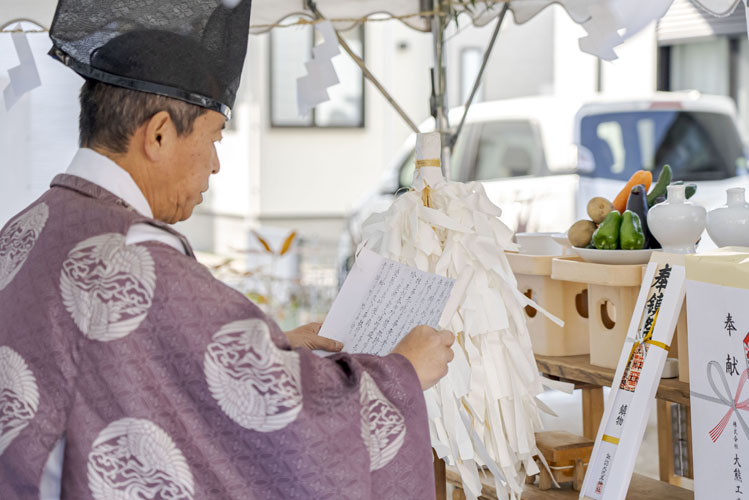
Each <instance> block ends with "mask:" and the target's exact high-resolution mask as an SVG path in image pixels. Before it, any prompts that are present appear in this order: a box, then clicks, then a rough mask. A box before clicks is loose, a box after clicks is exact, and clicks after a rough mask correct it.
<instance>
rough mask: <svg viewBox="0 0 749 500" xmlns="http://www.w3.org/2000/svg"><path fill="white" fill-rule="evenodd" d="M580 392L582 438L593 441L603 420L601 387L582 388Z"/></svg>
mask: <svg viewBox="0 0 749 500" xmlns="http://www.w3.org/2000/svg"><path fill="white" fill-rule="evenodd" d="M582 391H583V436H585V437H586V438H588V439H593V440H595V439H596V434H597V433H598V426H599V425H601V419H602V418H603V387H599V386H584V387H583V388H582Z"/></svg>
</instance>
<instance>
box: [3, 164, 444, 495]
mask: <svg viewBox="0 0 749 500" xmlns="http://www.w3.org/2000/svg"><path fill="white" fill-rule="evenodd" d="M143 222H145V223H149V224H153V225H156V226H159V227H162V228H164V229H166V230H168V231H170V232H172V233H174V234H176V235H178V233H176V232H175V231H174V230H172V229H171V228H169V227H168V226H166V225H164V224H162V223H159V222H156V221H154V220H151V219H147V218H145V217H143V216H141V215H139V214H138V213H137V212H136V211H134V210H133V209H132V208H131V207H129V206H128V205H127V203H125V202H124V201H122V200H121V199H119V198H117V197H115V196H114V195H112V194H111V193H109V192H108V191H106V190H104V189H102V188H100V187H98V186H96V185H94V184H91V183H89V182H87V181H85V180H83V179H81V178H78V177H74V176H70V175H65V174H63V175H59V176H57V177H56V178H55V179H54V181H53V182H52V187H51V189H50V190H49V191H47V192H46V193H45V194H44V195H43V196H42V197H41V198H40V199H39V200H37V201H36V202H34V203H33V204H32V205H31V206H30V207H28V208H27V209H26V210H24V211H23V212H22V213H21V214H19V215H18V216H17V217H15V218H14V219H12V220H11V221H10V222H9V223H8V224H7V225H6V226H5V227H4V228H3V230H2V232H0V498H2V500H20V499H31V498H34V499H36V498H39V488H40V486H39V485H40V480H41V476H42V473H43V470H44V468H45V464H46V463H47V460H48V457H49V456H50V452H51V451H52V449H53V447H55V445H56V443H58V441H60V439H61V438H62V437H64V438H65V448H64V465H63V472H62V484H61V488H62V498H63V499H74V500H86V499H95V500H110V499H111V500H114V499H118V500H119V499H141V498H142V499H164V500H165V499H169V500H178V499H179V500H190V499H220V500H230V499H237V500H239V499H243V500H244V499H285V500H290V499H305V500H306V499H350V500H364V499H422V498H424V499H426V498H434V491H435V490H434V477H433V468H432V460H431V451H430V445H429V431H428V425H427V419H426V408H425V405H424V399H423V396H422V391H421V388H420V385H419V381H418V379H417V377H416V374H415V372H414V370H413V367H412V366H411V364H410V363H409V362H408V360H406V359H405V358H403V357H402V356H400V355H397V354H391V355H389V356H385V357H376V356H368V355H350V354H336V355H332V356H329V357H327V358H320V357H318V356H316V355H314V354H313V353H312V352H310V351H308V350H306V349H296V350H291V349H290V348H289V345H288V342H287V340H286V337H285V335H284V334H283V332H282V331H281V330H280V329H279V328H278V326H277V325H276V324H275V323H274V322H273V321H271V320H270V319H268V318H267V317H266V316H265V315H264V314H263V313H262V312H261V311H260V310H259V309H258V308H257V307H256V306H255V305H254V304H252V303H251V302H249V301H248V300H247V299H246V298H245V297H244V296H243V295H242V294H240V293H239V292H236V291H234V290H232V289H231V288H228V287H227V286H225V285H223V284H222V283H221V282H219V281H217V280H216V279H214V278H213V277H212V276H211V274H210V273H209V272H208V270H207V269H206V268H205V267H203V266H202V265H200V264H199V263H198V262H197V261H196V260H195V259H194V257H193V256H192V252H191V250H190V249H189V245H188V244H187V242H186V241H185V240H184V238H183V237H182V236H179V235H178V236H179V237H180V238H181V240H182V241H183V243H184V244H185V247H186V249H187V253H188V255H187V256H184V255H182V254H180V253H179V252H177V251H176V250H174V249H173V248H171V247H169V246H168V245H165V244H163V243H159V242H146V243H139V244H135V245H125V235H126V234H127V231H128V229H129V227H130V226H131V225H132V224H134V223H143Z"/></svg>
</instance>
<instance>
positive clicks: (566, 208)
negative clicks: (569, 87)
mask: <svg viewBox="0 0 749 500" xmlns="http://www.w3.org/2000/svg"><path fill="white" fill-rule="evenodd" d="M461 115H462V108H456V109H454V110H452V111H451V112H450V120H451V123H455V121H457V120H458V119H459V118H460V116H461ZM432 127H433V121H432V120H427V121H426V122H425V123H424V124H423V125H422V127H420V129H421V130H422V131H425V132H426V131H429V130H430V129H432ZM415 140H416V138H415V135H412V136H410V137H409V138H408V139H407V140H406V142H405V143H404V144H403V146H402V147H401V149H400V150H399V151H398V153H397V154H396V156H395V157H394V159H393V161H392V162H391V164H390V166H389V167H388V168H387V169H386V171H385V173H384V175H383V178H382V180H381V182H380V185H379V186H378V188H377V189H376V190H374V191H373V192H371V193H369V194H368V195H367V196H366V197H365V198H363V199H362V201H361V202H360V203H359V204H358V205H357V206H356V208H355V209H354V210H353V211H352V212H351V214H350V216H349V219H348V224H347V227H348V231H347V234H344V235H343V236H342V238H341V248H340V251H341V255H342V256H347V257H349V258H348V261H349V264H350V261H351V259H350V255H351V254H352V253H353V249H354V248H355V246H356V245H357V244H358V243H359V239H360V234H361V225H362V223H363V222H364V220H365V219H366V218H367V217H368V216H369V215H370V214H372V213H374V212H379V211H382V210H385V209H387V207H388V206H389V205H390V203H391V202H392V199H393V197H394V196H396V195H397V193H398V192H399V190H403V189H407V188H408V187H409V186H410V184H411V179H412V177H413V169H414V162H413V147H414V143H415ZM664 164H669V165H671V168H672V170H673V178H674V180H683V181H686V182H694V183H696V184H697V185H698V189H697V194H696V195H695V196H694V197H693V198H692V201H694V202H696V203H698V204H700V205H702V206H704V207H705V208H707V209H708V210H711V209H713V208H716V207H719V206H721V205H723V204H725V200H726V195H725V190H726V188H729V187H747V188H749V176H748V175H747V146H746V141H745V140H744V138H743V137H742V135H741V133H740V131H739V127H738V121H737V118H736V108H735V105H734V103H733V101H732V100H731V99H729V98H727V97H723V96H708V95H701V94H699V93H697V92H686V93H667V92H659V93H654V94H651V95H648V96H643V97H636V98H627V99H624V98H622V99H611V98H606V97H598V98H595V99H591V100H588V101H586V102H579V101H574V100H569V99H562V98H559V97H551V96H541V97H527V98H518V99H508V100H503V101H494V102H486V103H479V104H475V105H474V106H473V107H472V108H471V109H470V110H469V113H468V116H467V118H466V124H465V127H464V129H463V132H462V134H461V136H460V138H459V139H458V142H457V143H456V145H455V148H454V150H453V154H452V156H451V159H450V169H451V171H450V178H451V179H453V180H458V181H472V180H477V181H480V182H481V183H482V184H483V185H484V187H485V189H486V192H487V194H488V196H489V198H490V199H491V200H492V201H493V202H494V203H495V204H496V205H498V206H499V207H500V208H501V209H502V217H501V219H502V221H503V222H504V223H505V224H507V225H508V226H509V227H510V228H512V229H513V230H515V231H516V232H564V231H566V230H567V228H568V227H569V226H570V225H571V224H572V223H573V222H574V221H575V220H577V219H580V218H584V217H586V214H585V207H586V205H587V202H588V200H589V199H590V198H592V197H594V196H603V197H605V198H609V199H612V198H613V197H614V196H616V193H618V192H619V190H620V189H621V188H622V186H623V185H624V183H625V182H626V181H627V180H628V179H629V177H630V176H631V175H632V173H634V172H635V171H637V170H639V169H645V170H650V171H652V173H653V178H654V181H655V179H657V177H658V174H659V173H660V169H661V168H662V167H663V165H664ZM703 240H704V241H703V242H702V243H701V248H705V247H709V246H711V245H712V242H711V241H709V238H707V234H706V233H705V234H704V235H703Z"/></svg>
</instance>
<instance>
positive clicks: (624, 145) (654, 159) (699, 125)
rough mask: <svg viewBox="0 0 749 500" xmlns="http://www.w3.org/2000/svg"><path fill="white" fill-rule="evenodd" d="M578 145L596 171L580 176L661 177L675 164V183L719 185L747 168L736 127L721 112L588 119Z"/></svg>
mask: <svg viewBox="0 0 749 500" xmlns="http://www.w3.org/2000/svg"><path fill="white" fill-rule="evenodd" d="M580 143H581V145H582V146H584V147H585V148H587V149H588V150H589V151H590V152H591V153H592V157H593V158H592V160H593V164H594V167H593V168H592V169H589V171H587V172H582V171H581V172H580V173H581V175H586V176H591V177H603V178H607V179H620V180H627V179H629V177H630V176H631V175H632V174H633V173H634V172H635V171H637V170H639V169H645V170H650V171H652V172H653V174H654V175H657V174H658V173H659V171H660V169H661V168H662V167H663V165H664V164H668V165H671V168H672V170H673V173H674V180H684V181H704V180H720V179H725V178H728V177H733V176H735V175H737V170H739V169H743V168H744V167H745V166H746V152H745V150H744V145H743V144H742V141H741V138H740V136H739V133H738V130H737V129H736V125H735V124H734V121H733V120H732V119H731V117H730V116H728V115H724V114H721V113H711V112H694V111H682V110H678V111H677V110H648V111H630V112H620V113H606V114H598V115H589V116H586V117H584V118H583V119H582V120H581V124H580Z"/></svg>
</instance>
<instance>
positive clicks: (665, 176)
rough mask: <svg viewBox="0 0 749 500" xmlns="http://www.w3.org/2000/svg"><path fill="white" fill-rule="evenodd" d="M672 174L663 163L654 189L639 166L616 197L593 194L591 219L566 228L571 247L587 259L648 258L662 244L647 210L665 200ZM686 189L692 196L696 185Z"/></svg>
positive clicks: (636, 260) (639, 261) (622, 261)
mask: <svg viewBox="0 0 749 500" xmlns="http://www.w3.org/2000/svg"><path fill="white" fill-rule="evenodd" d="M672 175H673V174H672V172H671V167H670V166H669V165H664V166H663V168H662V169H661V172H660V175H659V176H658V180H657V182H656V183H655V184H653V185H652V189H651V184H652V181H653V175H652V174H651V173H650V172H649V171H647V170H638V171H637V172H635V173H634V174H632V177H630V179H629V181H627V184H626V185H625V186H624V187H623V188H622V190H621V191H619V194H617V195H616V198H614V200H613V201H609V200H607V199H606V198H603V197H600V196H596V197H594V198H592V199H591V200H590V201H589V202H588V206H587V212H588V216H589V217H590V219H582V220H579V221H577V222H575V223H574V224H572V226H571V227H570V228H569V230H568V231H567V238H568V239H569V240H570V244H572V250H573V251H574V252H575V253H577V254H578V255H579V256H580V257H581V258H582V259H583V260H585V261H589V262H598V263H601V264H644V263H646V262H648V260H649V259H650V253H651V252H652V251H653V250H658V249H660V248H661V245H660V243H658V240H656V239H655V237H653V235H652V234H650V231H649V230H648V222H647V221H648V210H649V209H650V208H652V207H653V206H654V205H656V204H658V203H662V202H664V201H665V200H666V193H667V190H666V187H667V186H668V185H669V184H671V183H672V182H671V181H672ZM679 182H680V181H679ZM674 184H676V183H674ZM686 191H687V193H686V194H687V198H690V197H691V196H693V195H694V193H695V192H696V191H697V186H696V185H695V184H688V185H687V189H686Z"/></svg>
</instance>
